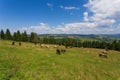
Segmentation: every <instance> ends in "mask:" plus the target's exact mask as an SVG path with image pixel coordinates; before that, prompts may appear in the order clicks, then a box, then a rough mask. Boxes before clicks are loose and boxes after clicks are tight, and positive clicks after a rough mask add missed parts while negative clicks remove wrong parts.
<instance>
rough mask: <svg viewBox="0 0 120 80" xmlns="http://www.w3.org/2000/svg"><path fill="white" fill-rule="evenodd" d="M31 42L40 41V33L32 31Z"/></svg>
mask: <svg viewBox="0 0 120 80" xmlns="http://www.w3.org/2000/svg"><path fill="white" fill-rule="evenodd" d="M30 42H32V43H35V44H36V43H37V42H38V35H37V34H36V33H34V32H31V35H30Z"/></svg>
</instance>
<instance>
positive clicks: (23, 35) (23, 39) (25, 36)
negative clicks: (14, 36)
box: [21, 31, 28, 42]
mask: <svg viewBox="0 0 120 80" xmlns="http://www.w3.org/2000/svg"><path fill="white" fill-rule="evenodd" d="M21 40H22V41H23V42H27V41H28V37H27V33H26V31H24V33H22V34H21Z"/></svg>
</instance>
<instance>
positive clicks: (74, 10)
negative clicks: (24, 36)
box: [0, 0, 120, 34]
mask: <svg viewBox="0 0 120 80" xmlns="http://www.w3.org/2000/svg"><path fill="white" fill-rule="evenodd" d="M111 2H112V3H111ZM119 7H120V0H114V1H113V0H0V28H1V29H6V28H9V29H10V30H11V31H12V32H14V31H16V30H20V31H24V30H26V31H27V32H28V33H30V32H32V31H33V32H37V33H39V34H46V33H57V34H60V33H66V34H106V33H107V34H109V33H113V34H114V33H119V29H120V24H119V22H120V20H119V19H120V15H119V14H120V9H119Z"/></svg>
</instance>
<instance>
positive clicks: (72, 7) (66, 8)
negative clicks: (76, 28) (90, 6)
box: [60, 5, 80, 10]
mask: <svg viewBox="0 0 120 80" xmlns="http://www.w3.org/2000/svg"><path fill="white" fill-rule="evenodd" d="M60 8H62V9H65V10H79V9H80V8H78V7H75V6H62V5H61V6H60Z"/></svg>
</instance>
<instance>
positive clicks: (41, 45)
mask: <svg viewBox="0 0 120 80" xmlns="http://www.w3.org/2000/svg"><path fill="white" fill-rule="evenodd" d="M12 45H15V42H14V41H13V42H12ZM19 46H21V42H19ZM40 47H41V48H43V47H46V48H50V46H49V45H46V46H45V45H43V44H40ZM54 48H56V54H57V55H61V54H62V53H65V52H66V49H65V48H62V49H60V48H59V46H58V45H55V46H54ZM67 48H68V47H67ZM69 48H71V47H69ZM99 57H101V58H108V50H103V51H101V53H99Z"/></svg>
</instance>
